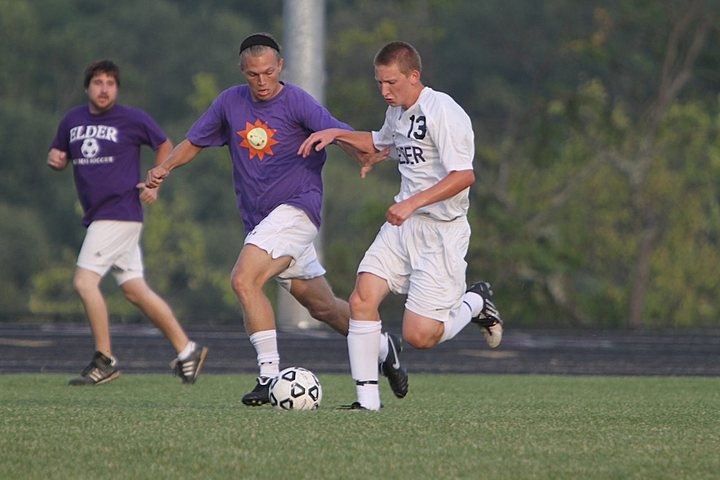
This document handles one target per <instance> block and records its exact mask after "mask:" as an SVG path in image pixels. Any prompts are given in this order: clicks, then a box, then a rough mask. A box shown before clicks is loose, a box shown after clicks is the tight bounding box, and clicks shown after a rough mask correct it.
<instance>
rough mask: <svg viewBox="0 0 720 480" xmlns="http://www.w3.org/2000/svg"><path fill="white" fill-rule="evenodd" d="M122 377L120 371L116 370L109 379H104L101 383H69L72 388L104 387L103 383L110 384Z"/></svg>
mask: <svg viewBox="0 0 720 480" xmlns="http://www.w3.org/2000/svg"><path fill="white" fill-rule="evenodd" d="M119 376H120V370H115V371H114V372H113V373H112V374H111V375H110V376H109V377H106V378H103V379H102V380H100V381H99V382H95V383H72V380H71V381H70V382H68V385H70V386H71V387H94V386H96V385H102V384H103V383H109V382H112V381H113V380H115V379H116V378H118V377H119Z"/></svg>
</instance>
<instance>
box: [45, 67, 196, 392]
mask: <svg viewBox="0 0 720 480" xmlns="http://www.w3.org/2000/svg"><path fill="white" fill-rule="evenodd" d="M84 85H85V91H86V93H87V96H88V100H89V101H88V104H87V105H82V106H79V107H76V108H73V109H72V110H70V111H69V112H68V113H67V114H66V115H65V117H64V118H63V119H62V121H61V122H60V125H59V127H58V130H57V134H56V136H55V139H54V140H53V142H52V145H51V148H50V151H49V152H48V158H47V164H48V166H50V168H53V169H55V170H63V169H64V168H65V167H67V166H68V164H70V163H72V166H73V175H74V178H75V188H76V189H77V193H78V198H79V200H80V204H81V205H82V207H83V211H84V213H85V215H84V216H83V220H82V223H83V225H84V226H85V227H87V233H86V235H85V240H84V242H83V246H82V248H81V250H80V254H79V255H78V261H77V268H76V270H75V275H74V278H73V286H74V288H75V290H76V291H77V293H78V294H79V296H80V299H81V300H82V302H83V305H84V307H85V311H86V313H87V316H88V320H89V321H90V327H91V329H92V333H93V337H94V339H95V350H96V352H95V355H94V356H93V359H92V361H91V362H90V364H89V365H88V366H87V367H86V368H85V369H84V370H83V371H82V373H81V374H80V376H78V377H77V378H74V379H72V380H70V384H71V385H98V384H101V383H106V382H109V381H112V380H114V379H115V378H117V377H118V376H119V375H120V371H119V370H118V368H117V360H116V359H115V357H114V356H113V354H112V349H111V346H110V327H109V319H108V311H107V306H106V304H105V299H104V297H103V295H102V292H101V290H100V281H101V280H102V278H103V277H104V276H105V274H106V273H107V272H108V271H112V274H113V276H114V277H115V280H116V281H117V283H118V285H120V288H121V289H122V291H123V293H124V294H125V297H126V298H127V299H128V300H129V301H130V302H132V303H133V304H135V305H136V306H137V307H138V308H139V309H140V310H142V311H143V313H145V314H146V315H147V316H148V317H149V318H150V320H152V322H153V323H154V324H155V325H156V326H157V327H158V328H159V329H160V330H161V331H162V332H163V334H165V336H166V337H167V338H168V340H170V343H172V345H173V347H175V350H177V352H178V358H177V359H176V360H175V362H174V368H175V371H176V373H177V374H178V375H179V376H180V378H181V379H182V381H183V383H187V384H192V383H195V379H196V378H197V376H198V374H199V373H200V368H201V367H202V363H203V361H204V360H205V356H206V355H207V348H205V347H202V346H200V345H197V344H196V343H195V342H192V341H190V340H189V339H188V337H187V335H186V334H185V332H184V330H183V328H182V327H181V326H180V324H179V323H178V321H177V319H176V318H175V316H174V315H173V312H172V310H171V309H170V307H169V306H168V304H167V303H166V302H165V301H164V300H163V299H162V298H160V297H159V296H158V295H157V294H156V293H155V292H154V291H153V290H151V289H150V287H149V286H148V285H147V283H146V282H145V279H144V278H143V263H142V254H141V251H140V234H141V231H142V221H143V211H142V206H141V204H140V200H142V201H144V202H146V203H152V202H154V201H155V200H156V199H157V189H148V188H145V185H144V184H142V183H138V182H139V181H140V163H141V162H140V148H141V146H142V145H149V146H150V147H151V148H152V149H153V150H155V160H156V163H160V162H162V161H163V160H165V158H167V155H168V154H169V153H170V151H171V150H172V143H171V142H170V140H168V138H167V136H166V135H165V134H164V133H163V131H162V130H161V129H160V127H159V126H158V125H157V123H155V121H154V120H153V119H152V118H150V116H149V115H148V114H146V113H145V112H143V111H141V110H138V109H135V108H130V107H126V106H123V105H118V104H116V100H117V95H118V89H119V87H120V70H119V69H118V67H117V66H116V65H115V64H114V63H113V62H111V61H109V60H101V61H98V62H93V63H91V64H90V65H89V66H88V67H87V69H86V70H85V80H84Z"/></svg>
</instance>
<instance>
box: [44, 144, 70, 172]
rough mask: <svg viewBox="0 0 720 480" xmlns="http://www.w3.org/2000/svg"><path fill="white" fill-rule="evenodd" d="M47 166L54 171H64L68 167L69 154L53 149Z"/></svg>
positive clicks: (49, 153)
mask: <svg viewBox="0 0 720 480" xmlns="http://www.w3.org/2000/svg"><path fill="white" fill-rule="evenodd" d="M47 164H48V167H50V168H52V169H53V170H63V169H64V168H65V167H67V166H68V158H67V153H65V152H63V151H62V150H58V149H57V148H51V149H50V151H49V152H48V157H47Z"/></svg>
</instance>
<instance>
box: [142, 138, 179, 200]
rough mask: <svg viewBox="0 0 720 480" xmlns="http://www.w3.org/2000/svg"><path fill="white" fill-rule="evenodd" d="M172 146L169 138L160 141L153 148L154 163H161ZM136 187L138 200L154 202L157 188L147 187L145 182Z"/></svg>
mask: <svg viewBox="0 0 720 480" xmlns="http://www.w3.org/2000/svg"><path fill="white" fill-rule="evenodd" d="M172 148H173V144H172V142H171V141H170V140H169V139H167V140H165V141H164V142H163V143H161V144H160V146H159V147H158V148H157V149H156V150H155V165H161V164H162V163H163V162H164V161H165V160H167V157H168V155H170V152H171V151H172ZM136 187H137V188H138V189H139V190H140V200H141V201H142V202H145V203H147V204H148V205H150V204H152V203H155V201H156V200H157V197H158V189H157V188H148V187H147V185H145V182H140V183H138V184H137V185H136Z"/></svg>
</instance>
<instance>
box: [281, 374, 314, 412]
mask: <svg viewBox="0 0 720 480" xmlns="http://www.w3.org/2000/svg"><path fill="white" fill-rule="evenodd" d="M321 400H322V386H321V385H320V381H319V380H318V379H317V377H316V376H315V374H314V373H312V372H311V371H310V370H307V369H305V368H302V367H289V368H286V369H285V370H283V371H281V372H280V373H279V374H278V376H277V377H275V378H274V379H273V381H272V382H271V383H270V405H272V406H273V407H274V408H277V409H278V410H315V409H316V408H318V407H319V406H320V401H321Z"/></svg>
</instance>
